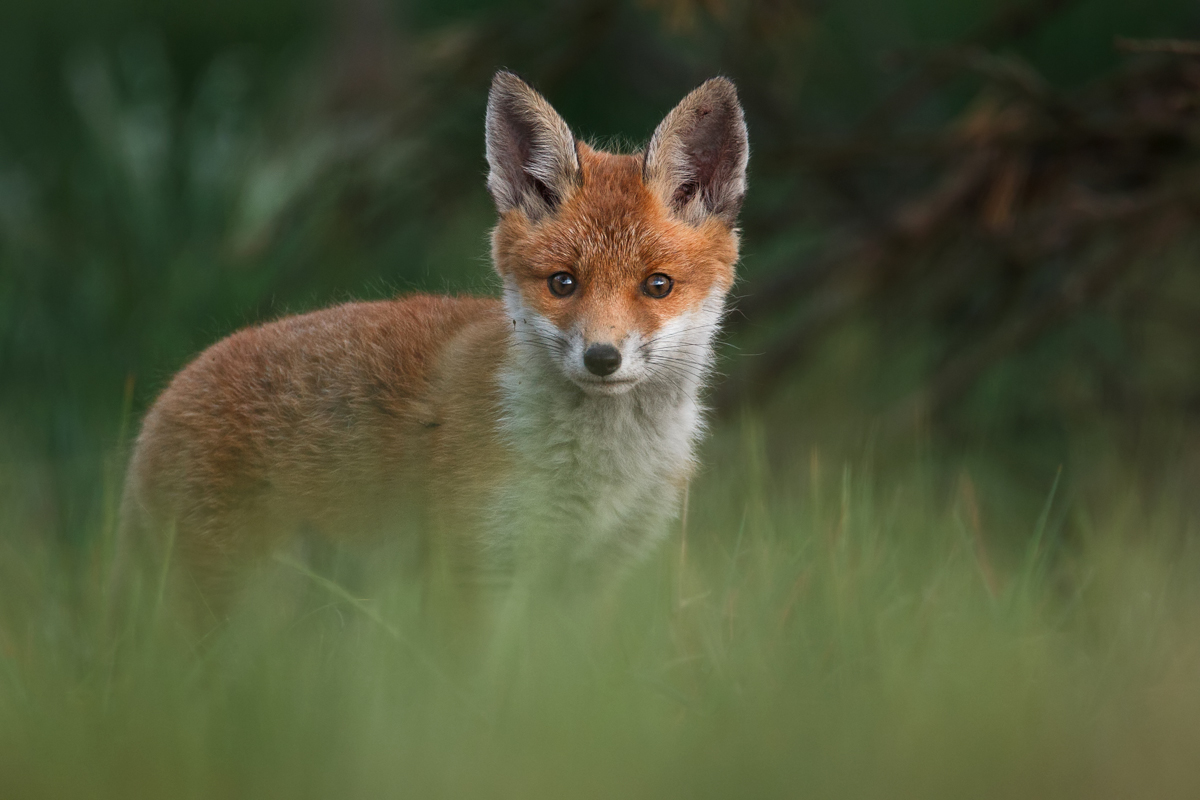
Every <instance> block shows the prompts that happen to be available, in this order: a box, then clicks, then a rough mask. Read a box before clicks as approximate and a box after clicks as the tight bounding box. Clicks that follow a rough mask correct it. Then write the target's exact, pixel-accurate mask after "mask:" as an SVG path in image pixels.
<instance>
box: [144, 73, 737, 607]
mask: <svg viewBox="0 0 1200 800" xmlns="http://www.w3.org/2000/svg"><path fill="white" fill-rule="evenodd" d="M485 141H486V147H485V150H486V159H487V164H488V173H487V189H488V191H489V192H490V194H491V197H492V199H493V201H494V204H495V207H496V211H497V222H496V225H495V228H494V229H493V231H492V233H491V260H492V264H493V266H494V269H495V273H496V275H497V276H498V277H499V283H500V292H499V294H500V296H499V297H491V298H489V297H472V296H439V295H430V294H412V295H409V296H402V297H399V298H397V299H392V300H386V301H377V302H350V303H346V304H343V305H338V306H335V307H331V308H327V309H324V310H319V311H314V312H310V313H305V314H300V315H294V316H285V317H282V318H280V319H277V320H274V321H271V322H267V323H265V324H261V325H257V326H252V327H248V328H244V329H242V330H239V331H237V332H235V333H233V334H231V335H229V336H228V337H227V338H224V339H222V340H220V341H218V342H217V343H216V344H213V345H212V346H210V347H209V348H208V349H206V350H204V351H203V352H202V353H201V354H200V355H199V356H198V357H196V358H195V360H193V361H192V362H191V363H189V364H188V365H187V366H185V367H184V368H183V369H182V370H181V371H180V372H179V373H178V374H176V375H175V377H174V378H173V379H172V380H171V381H170V382H169V384H168V385H167V387H166V389H165V390H163V391H162V393H161V394H160V395H159V396H158V398H157V400H156V401H155V402H154V403H153V404H152V405H151V407H150V409H149V410H148V412H147V413H146V415H145V417H144V419H143V422H142V425H141V428H140V431H139V433H138V435H137V437H136V440H135V443H134V446H133V449H132V454H131V457H130V460H129V467H128V470H127V477H126V483H125V490H124V495H123V498H122V503H121V509H120V527H121V533H120V536H121V537H122V539H123V540H137V541H141V542H153V543H155V545H154V547H156V548H157V549H156V550H155V552H157V553H159V556H160V557H163V558H167V557H169V558H170V559H171V560H172V562H173V564H174V565H175V567H178V568H179V569H181V570H182V571H184V572H185V573H186V575H187V581H186V582H187V583H189V584H190V585H192V586H194V587H196V588H197V589H199V590H200V593H201V595H202V596H203V597H204V598H205V602H206V603H211V604H212V605H214V606H215V605H217V604H219V603H220V602H221V601H222V600H223V599H224V598H227V597H229V595H230V594H231V593H232V592H233V591H234V589H235V588H236V586H237V583H238V580H239V575H242V574H244V571H245V568H246V565H248V564H250V563H254V562H256V561H262V560H265V559H266V558H268V557H269V555H270V554H271V553H272V552H275V551H277V550H279V549H280V548H282V547H283V546H284V544H285V543H286V542H287V541H288V540H289V538H291V537H294V536H297V535H298V534H299V533H301V532H310V533H315V534H316V535H318V536H319V537H325V538H328V539H330V540H338V539H339V538H343V539H344V538H346V537H351V538H352V537H354V536H356V535H359V534H364V535H376V536H378V535H382V536H391V537H395V536H409V537H415V538H416V539H418V540H419V542H418V544H419V548H418V549H419V550H420V552H425V553H427V552H431V551H437V552H439V553H443V554H448V558H449V560H450V562H451V563H452V564H453V565H454V570H455V573H456V574H461V575H463V576H487V575H497V574H499V575H504V574H510V573H511V571H512V570H514V569H516V568H518V567H519V566H521V565H522V564H523V563H538V564H542V565H553V568H555V569H563V570H567V571H569V570H570V569H571V568H572V567H573V566H574V565H589V564H620V565H627V564H636V563H637V562H639V561H640V560H642V559H644V558H645V557H646V556H647V554H649V553H651V552H652V551H653V550H654V548H655V546H656V545H657V544H659V543H660V542H661V541H662V540H663V539H664V538H665V536H666V535H667V534H668V533H669V531H670V529H671V526H672V524H673V521H674V520H676V519H677V518H678V516H679V515H680V513H681V506H682V503H683V502H684V496H685V492H686V487H687V485H688V481H689V479H690V478H691V476H692V475H693V473H694V472H695V470H696V468H697V463H696V449H697V445H698V443H699V441H700V440H701V438H702V435H703V433H704V431H705V413H706V412H705V409H704V404H703V403H704V400H703V392H704V390H705V388H706V385H707V383H708V381H709V380H710V378H711V375H712V373H713V368H714V358H715V348H716V337H717V335H718V331H719V329H720V326H721V323H722V320H723V317H724V315H725V313H726V301H727V297H728V294H729V292H730V289H731V287H732V285H733V283H734V278H735V265H736V262H737V260H738V247H739V230H738V228H737V216H738V213H739V209H740V207H741V205H742V200H743V198H744V196H745V193H746V171H747V162H748V157H749V149H748V134H747V129H746V123H745V118H744V112H743V109H742V106H741V104H740V102H739V99H738V94H737V90H736V88H735V86H734V84H733V83H732V82H731V81H730V80H728V79H727V78H723V77H717V78H713V79H711V80H708V81H707V82H705V83H704V84H702V85H701V86H699V87H698V88H696V89H695V90H694V91H692V92H691V93H690V94H688V95H687V96H686V97H685V98H684V99H683V100H682V101H681V102H680V103H679V104H678V105H677V106H676V107H675V108H674V109H673V110H672V111H671V112H670V113H669V114H667V116H666V117H665V118H664V119H663V120H662V122H661V123H660V124H659V125H658V127H657V128H656V129H655V131H654V133H653V135H652V137H651V139H650V141H649V143H648V144H647V145H646V146H645V148H644V149H642V150H641V151H640V152H637V153H635V154H619V153H610V152H606V151H604V150H601V149H598V148H595V147H592V146H590V145H588V144H586V143H584V142H583V141H580V140H579V139H577V138H576V137H575V135H574V134H573V133H572V132H571V129H570V128H569V127H568V126H567V124H566V122H565V121H564V120H563V119H562V117H561V116H559V114H558V113H557V112H556V111H555V110H554V109H553V108H552V107H551V105H550V104H549V102H547V100H546V99H545V98H544V97H543V96H542V95H541V94H539V93H538V92H537V91H536V90H534V89H533V88H532V87H531V86H530V85H529V84H528V83H526V82H525V81H523V80H522V79H521V78H519V77H517V76H516V75H515V74H513V73H511V72H508V71H500V72H498V73H496V74H495V76H494V78H493V81H492V85H491V90H490V93H489V96H488V103H487V111H486V119H485ZM175 567H173V568H175Z"/></svg>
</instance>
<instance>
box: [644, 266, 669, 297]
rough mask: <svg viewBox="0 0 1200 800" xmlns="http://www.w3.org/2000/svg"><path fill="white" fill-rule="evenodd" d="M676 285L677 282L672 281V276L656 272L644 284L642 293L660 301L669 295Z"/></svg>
mask: <svg viewBox="0 0 1200 800" xmlns="http://www.w3.org/2000/svg"><path fill="white" fill-rule="evenodd" d="M674 285H675V281H673V280H671V276H670V275H663V274H662V273H661V272H656V273H654V274H653V275H651V276H650V277H649V278H646V280H645V281H643V282H642V291H643V292H645V293H646V294H648V295H649V296H651V297H653V298H655V299H656V300H658V299H661V298H663V297H666V296H667V295H669V294H670V293H671V288H672V287H673V286H674Z"/></svg>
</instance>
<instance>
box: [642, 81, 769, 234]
mask: <svg viewBox="0 0 1200 800" xmlns="http://www.w3.org/2000/svg"><path fill="white" fill-rule="evenodd" d="M749 157H750V146H749V143H748V139H747V134H746V120H745V115H744V114H743V113H742V106H741V104H740V103H738V97H737V89H736V88H734V85H733V82H732V81H730V80H729V79H728V78H713V79H711V80H709V81H706V82H705V83H704V84H703V85H702V86H701V87H700V88H698V89H696V90H694V91H693V92H692V93H691V94H689V95H688V96H687V97H685V98H683V101H682V102H680V104H679V105H677V106H676V107H675V109H674V110H673V111H671V113H670V114H667V117H666V119H664V120H663V121H662V123H661V124H659V126H658V129H657V130H656V131H654V137H653V138H651V139H650V144H649V146H647V148H646V155H645V160H644V162H643V167H642V177H643V179H644V180H645V181H646V185H647V186H649V187H650V190H651V191H653V192H654V193H655V194H657V195H658V196H659V197H660V198H662V201H663V202H664V203H666V204H667V205H668V206H670V207H671V208H672V209H673V210H674V211H675V213H676V214H677V215H679V217H680V218H682V219H683V220H685V221H687V222H689V223H691V224H693V225H695V224H699V223H701V222H703V221H704V219H705V218H707V217H709V216H715V217H717V218H719V219H720V220H722V221H723V222H725V224H727V225H729V226H730V227H732V226H733V224H734V223H735V222H736V221H737V214H738V209H740V208H741V206H742V198H743V197H744V196H745V194H746V162H747V161H748V159H749Z"/></svg>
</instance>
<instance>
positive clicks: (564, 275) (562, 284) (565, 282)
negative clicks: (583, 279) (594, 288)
mask: <svg viewBox="0 0 1200 800" xmlns="http://www.w3.org/2000/svg"><path fill="white" fill-rule="evenodd" d="M549 283H550V293H551V294H554V295H557V296H558V297H566V296H567V295H569V294H570V293H571V292H573V291H575V276H574V275H572V274H571V273H569V272H556V273H554V274H553V275H551V276H550V281H549Z"/></svg>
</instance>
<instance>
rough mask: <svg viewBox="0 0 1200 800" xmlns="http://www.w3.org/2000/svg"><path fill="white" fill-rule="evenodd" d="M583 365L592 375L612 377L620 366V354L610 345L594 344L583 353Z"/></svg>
mask: <svg viewBox="0 0 1200 800" xmlns="http://www.w3.org/2000/svg"><path fill="white" fill-rule="evenodd" d="M583 365H584V366H585V367H587V368H588V372H590V373H592V374H593V375H600V376H604V375H612V374H613V373H614V372H616V371H617V368H618V367H620V366H621V352H620V351H619V350H617V348H615V347H613V346H612V345H611V344H594V345H592V346H591V347H589V348H588V349H587V350H585V351H584V352H583Z"/></svg>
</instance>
